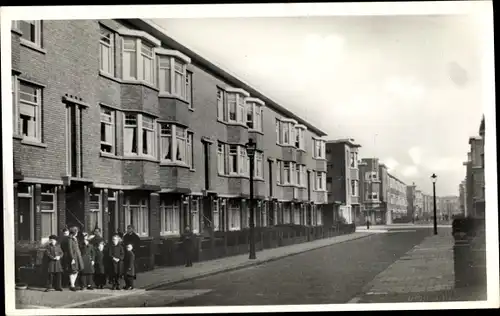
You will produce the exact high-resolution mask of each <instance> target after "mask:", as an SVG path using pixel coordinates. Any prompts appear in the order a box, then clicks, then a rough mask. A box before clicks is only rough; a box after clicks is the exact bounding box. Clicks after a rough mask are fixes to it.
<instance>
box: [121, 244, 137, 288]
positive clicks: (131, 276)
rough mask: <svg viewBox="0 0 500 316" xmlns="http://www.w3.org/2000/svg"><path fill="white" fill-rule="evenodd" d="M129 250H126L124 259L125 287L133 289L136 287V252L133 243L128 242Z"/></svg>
mask: <svg viewBox="0 0 500 316" xmlns="http://www.w3.org/2000/svg"><path fill="white" fill-rule="evenodd" d="M126 247H127V251H126V252H125V260H124V265H125V267H124V270H125V271H124V272H125V273H124V277H125V287H124V288H123V289H124V290H133V289H134V280H135V278H136V276H135V254H134V252H133V250H134V246H133V245H132V244H128V245H127V246H126Z"/></svg>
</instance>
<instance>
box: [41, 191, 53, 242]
mask: <svg viewBox="0 0 500 316" xmlns="http://www.w3.org/2000/svg"><path fill="white" fill-rule="evenodd" d="M41 190H42V192H41V197H40V198H41V199H40V213H41V215H40V217H41V219H40V230H41V235H42V241H45V240H48V238H49V236H50V235H57V203H56V202H57V199H56V188H55V187H52V186H45V185H42V187H41Z"/></svg>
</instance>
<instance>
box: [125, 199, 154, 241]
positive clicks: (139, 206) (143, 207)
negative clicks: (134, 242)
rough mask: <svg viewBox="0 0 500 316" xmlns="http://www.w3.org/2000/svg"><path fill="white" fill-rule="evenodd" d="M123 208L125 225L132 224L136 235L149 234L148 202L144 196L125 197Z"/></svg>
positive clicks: (144, 235) (143, 235)
mask: <svg viewBox="0 0 500 316" xmlns="http://www.w3.org/2000/svg"><path fill="white" fill-rule="evenodd" d="M123 207H124V210H125V226H128V225H132V226H134V228H135V232H136V234H137V235H139V236H141V237H146V236H148V235H149V213H148V203H147V199H145V198H138V197H126V198H125V203H124V205H123Z"/></svg>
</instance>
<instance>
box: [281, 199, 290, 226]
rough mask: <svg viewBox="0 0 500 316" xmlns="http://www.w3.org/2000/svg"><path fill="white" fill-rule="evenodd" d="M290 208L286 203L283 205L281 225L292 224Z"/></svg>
mask: <svg viewBox="0 0 500 316" xmlns="http://www.w3.org/2000/svg"><path fill="white" fill-rule="evenodd" d="M291 213H292V207H291V205H290V203H286V204H285V205H283V224H291V223H292V214H291Z"/></svg>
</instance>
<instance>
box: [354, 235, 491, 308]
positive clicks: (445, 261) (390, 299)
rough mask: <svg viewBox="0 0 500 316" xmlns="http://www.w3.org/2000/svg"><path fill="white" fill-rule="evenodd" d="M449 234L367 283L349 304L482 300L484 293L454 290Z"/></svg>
mask: <svg viewBox="0 0 500 316" xmlns="http://www.w3.org/2000/svg"><path fill="white" fill-rule="evenodd" d="M453 243H454V241H453V236H452V235H451V230H450V229H447V230H441V231H438V235H432V236H430V237H427V238H426V239H424V241H423V242H422V243H421V244H420V245H417V246H415V247H414V248H413V249H412V250H410V251H409V252H407V253H406V254H405V255H404V256H403V257H401V258H400V259H399V260H397V261H396V262H394V263H393V264H392V265H390V266H389V267H388V268H387V269H386V270H385V271H383V272H382V273H380V274H379V275H377V276H376V277H375V279H374V280H373V281H372V282H370V283H368V284H367V285H366V286H365V287H364V289H363V291H362V294H360V295H358V296H357V297H355V298H353V299H351V301H350V302H349V303H395V302H445V301H466V300H485V299H486V297H485V295H484V293H482V292H485V289H484V290H483V291H481V289H476V288H474V289H471V288H468V289H455V288H454V282H455V276H454V266H453Z"/></svg>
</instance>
